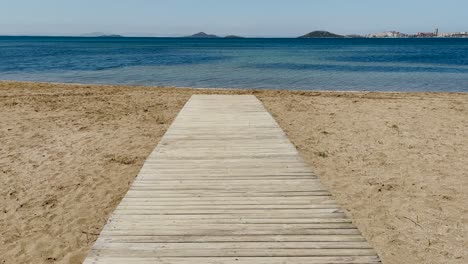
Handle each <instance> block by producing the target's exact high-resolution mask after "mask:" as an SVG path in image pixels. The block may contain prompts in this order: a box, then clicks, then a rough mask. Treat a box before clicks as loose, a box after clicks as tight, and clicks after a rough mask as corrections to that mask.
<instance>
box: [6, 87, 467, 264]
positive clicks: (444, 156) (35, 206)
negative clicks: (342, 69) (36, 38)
mask: <svg viewBox="0 0 468 264" xmlns="http://www.w3.org/2000/svg"><path fill="white" fill-rule="evenodd" d="M199 93H204V94H207V93H208V94H214V93H216V94H218V93H221V94H255V95H256V96H257V97H258V98H259V99H260V100H261V101H262V102H263V104H264V105H265V107H266V108H267V109H268V110H269V111H270V113H271V114H272V115H273V116H274V117H275V119H276V121H277V122H278V123H279V125H280V126H281V127H282V128H283V130H284V131H285V132H286V134H287V135H288V137H289V138H290V140H291V141H292V143H293V144H294V145H295V146H296V147H297V148H298V150H299V152H300V153H301V155H302V156H303V157H304V159H305V161H306V162H308V163H309V164H310V165H311V166H312V169H314V170H315V171H316V172H317V174H318V175H319V176H320V177H321V180H322V182H323V183H324V184H325V185H326V186H327V187H328V188H329V189H330V191H331V192H332V194H333V195H334V196H335V197H336V199H337V200H338V202H339V203H340V204H341V205H342V206H343V208H345V210H346V211H347V213H348V214H349V215H350V216H352V218H353V220H354V222H355V224H356V225H357V226H358V228H359V229H360V230H361V232H362V233H363V234H364V236H365V237H366V238H367V239H368V240H369V241H370V243H371V244H372V245H373V246H374V247H375V249H376V250H377V252H378V253H379V255H380V256H381V257H382V259H383V261H384V263H402V262H406V263H428V262H430V263H447V262H450V263H465V262H466V261H467V260H468V253H467V252H466V250H465V249H466V248H467V247H468V237H466V234H468V227H467V226H466V224H464V223H466V222H467V221H468V206H467V205H466V201H467V200H468V194H467V193H466V186H468V178H467V177H466V171H468V164H466V162H464V161H465V155H466V153H468V137H467V136H466V133H467V132H466V131H468V114H467V113H468V93H448V92H447V93H439V92H420V93H418V92H330V91H297V90H296V91H288V90H253V89H249V90H234V89H211V88H208V89H204V88H196V89H192V88H172V87H171V88H167V87H164V88H161V87H160V88H158V89H155V88H154V87H146V86H145V87H142V86H115V85H87V84H60V83H54V84H52V83H35V82H10V81H0V98H2V100H0V108H1V112H2V113H5V114H2V115H1V116H0V124H2V128H0V138H2V142H4V144H2V146H1V147H0V164H2V166H1V167H2V171H0V173H2V177H0V184H1V185H2V186H6V188H3V189H2V190H0V205H1V206H0V208H1V209H2V211H0V220H2V221H0V231H1V232H2V234H4V235H3V236H2V237H1V238H0V244H1V245H2V246H1V247H0V263H10V262H13V263H28V262H31V261H33V260H34V261H36V262H41V263H81V261H82V260H83V259H84V257H85V256H86V254H87V251H88V250H89V248H90V247H91V246H92V244H93V242H94V240H95V239H96V237H97V235H96V234H98V233H99V231H100V229H101V228H102V227H103V225H104V223H105V222H106V220H107V217H108V216H109V215H110V213H111V212H112V211H113V209H114V208H115V206H116V205H117V204H118V203H119V201H120V199H121V198H122V197H123V195H124V194H125V192H126V190H127V188H128V186H129V184H130V183H131V182H132V180H133V179H134V177H135V176H136V174H137V173H138V171H139V169H140V167H141V165H142V164H143V162H144V160H145V159H146V157H147V156H148V155H149V153H150V152H151V151H152V150H153V148H154V147H155V146H156V145H157V143H158V141H159V139H160V138H161V137H162V135H163V134H164V132H165V130H166V129H167V128H168V126H169V125H170V124H171V122H172V120H173V119H174V118H175V116H176V115H177V114H178V112H179V110H180V109H181V107H182V106H183V105H184V103H185V102H186V100H188V98H189V97H190V96H191V95H192V94H199ZM119 153H120V154H119ZM121 153H125V154H121ZM464 186H465V188H464ZM2 261H3V262H2Z"/></svg>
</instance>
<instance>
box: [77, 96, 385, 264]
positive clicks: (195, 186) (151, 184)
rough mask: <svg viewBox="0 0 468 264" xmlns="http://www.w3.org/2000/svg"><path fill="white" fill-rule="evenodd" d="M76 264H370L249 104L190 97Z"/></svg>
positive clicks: (281, 139) (368, 252) (265, 116)
mask: <svg viewBox="0 0 468 264" xmlns="http://www.w3.org/2000/svg"><path fill="white" fill-rule="evenodd" d="M85 263H88V264H89V263H99V264H102V263H166V264H189V263H190V264H193V263H207V264H210V263H212V264H215V263H216V264H220V263H242V264H247V263H249V264H251V263H252V264H259V263H264V264H266V263H268V264H280V263H281V264H284V263H291V264H299V263H304V264H305V263H307V264H314V263H329V264H333V263H336V264H339V263H341V264H343V263H361V264H364V263H380V260H379V258H378V256H377V255H376V253H375V252H374V250H373V249H372V248H371V246H370V245H369V243H367V241H366V240H365V239H364V238H363V237H362V235H361V234H360V232H359V230H358V229H357V228H356V227H355V226H354V225H353V223H352V221H351V219H349V218H348V217H347V216H346V215H345V213H344V212H343V211H342V210H341V209H340V207H339V205H338V204H337V203H336V201H335V200H334V199H333V197H332V196H331V195H330V193H329V192H328V191H327V190H326V188H325V187H324V186H323V185H322V184H321V183H320V180H319V178H318V177H317V176H316V175H314V174H313V172H312V171H311V170H310V169H309V168H308V166H307V165H306V164H305V163H304V161H303V160H302V158H301V157H300V155H299V154H298V153H297V150H296V149H295V148H294V146H293V145H292V144H291V143H290V142H289V140H288V138H287V137H286V135H285V134H284V132H283V131H282V130H281V129H280V128H279V126H278V125H277V124H276V122H275V121H274V119H273V118H272V117H271V115H270V114H269V113H268V112H267V111H266V110H265V108H264V107H263V106H262V104H261V103H260V102H259V101H258V100H257V99H256V98H255V97H254V96H231V95H228V96H227V95H221V96H205V95H196V96H193V97H192V98H191V99H190V100H189V102H188V103H187V104H186V105H185V107H184V108H183V109H182V111H181V112H180V113H179V115H178V116H177V118H176V120H175V121H174V123H173V124H172V125H171V127H170V128H169V130H168V131H167V132H166V134H165V135H164V137H163V138H162V139H161V142H160V143H159V144H158V146H157V147H156V149H155V150H154V151H153V152H152V153H151V155H150V156H149V157H148V159H147V160H146V162H145V164H144V166H143V168H142V169H141V171H140V173H139V175H138V177H137V178H136V180H135V181H134V183H133V184H132V186H131V187H130V190H129V191H128V193H127V195H126V196H125V198H124V199H123V200H122V202H121V203H120V205H119V206H118V207H117V209H116V210H115V211H114V213H113V215H112V217H111V218H110V219H109V221H108V223H107V224H106V226H105V228H104V230H103V231H102V232H101V234H100V236H99V238H98V240H97V241H96V243H95V245H94V247H93V249H92V250H91V252H90V253H89V255H88V257H87V259H86V260H85Z"/></svg>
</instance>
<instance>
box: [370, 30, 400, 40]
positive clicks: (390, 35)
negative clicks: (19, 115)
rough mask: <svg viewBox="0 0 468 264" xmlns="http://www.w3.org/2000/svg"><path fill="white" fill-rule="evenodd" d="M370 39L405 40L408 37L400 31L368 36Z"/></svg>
mask: <svg viewBox="0 0 468 264" xmlns="http://www.w3.org/2000/svg"><path fill="white" fill-rule="evenodd" d="M367 37H369V38H404V37H407V35H406V34H403V33H401V32H398V31H385V32H380V33H374V34H369V35H367Z"/></svg>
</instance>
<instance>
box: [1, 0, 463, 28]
mask: <svg viewBox="0 0 468 264" xmlns="http://www.w3.org/2000/svg"><path fill="white" fill-rule="evenodd" d="M436 26H437V27H439V28H440V30H441V31H444V32H447V31H468V0H0V34H2V35H5V34H7V35H12V34H13V35H18V34H23V35H79V34H81V33H89V32H104V33H115V34H126V35H151V36H167V35H174V36H177V35H187V34H192V33H195V32H198V31H205V32H208V33H215V34H220V35H226V34H239V35H245V36H297V35H301V34H304V33H307V32H309V31H313V30H329V31H333V32H336V33H341V34H351V33H360V34H363V33H371V32H380V31H385V30H399V31H402V32H408V33H411V32H417V31H432V30H433V29H434V27H436Z"/></svg>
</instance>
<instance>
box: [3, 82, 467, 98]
mask: <svg viewBox="0 0 468 264" xmlns="http://www.w3.org/2000/svg"><path fill="white" fill-rule="evenodd" d="M0 84H7V85H14V84H20V85H21V84H32V85H51V86H62V85H65V86H79V87H85V88H86V87H87V86H89V87H90V88H91V87H102V88H104V87H108V88H132V87H133V88H153V89H180V90H193V91H208V92H221V93H222V92H235V93H237V92H239V93H262V92H281V91H285V92H290V93H299V94H302V93H324V94H334V93H338V94H346V93H351V94H373V93H376V94H403V95H412V94H413V95H419V94H436V95H440V94H449V95H457V94H459V95H468V92H451V91H444V92H441V91H371V90H362V91H360V90H296V89H294V90H289V89H286V88H285V89H274V88H265V89H263V88H262V89H259V88H229V87H227V88H226V87H224V88H223V87H216V88H209V87H185V86H166V85H162V86H155V85H126V84H93V83H64V82H42V81H16V80H0Z"/></svg>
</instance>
